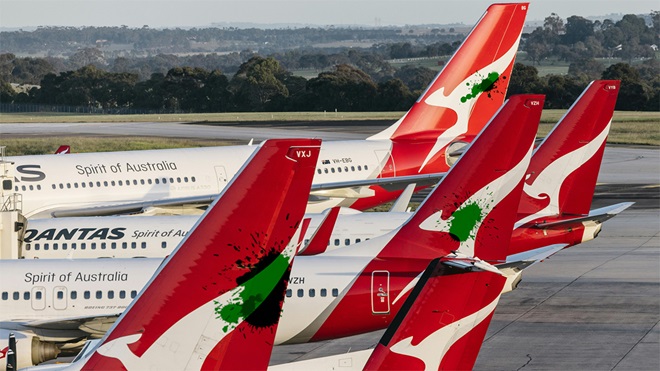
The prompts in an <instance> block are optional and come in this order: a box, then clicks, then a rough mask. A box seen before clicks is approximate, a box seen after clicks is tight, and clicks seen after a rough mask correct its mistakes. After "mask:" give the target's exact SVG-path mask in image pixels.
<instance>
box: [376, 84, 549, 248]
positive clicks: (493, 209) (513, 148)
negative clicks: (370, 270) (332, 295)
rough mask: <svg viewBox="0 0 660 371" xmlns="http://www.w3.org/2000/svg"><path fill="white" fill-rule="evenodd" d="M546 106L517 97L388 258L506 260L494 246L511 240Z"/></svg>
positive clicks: (399, 236)
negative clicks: (454, 254) (451, 255)
mask: <svg viewBox="0 0 660 371" xmlns="http://www.w3.org/2000/svg"><path fill="white" fill-rule="evenodd" d="M543 101H544V97H543V96H541V95H516V96H512V97H511V98H510V99H509V100H508V101H507V102H506V103H505V104H504V105H503V106H502V108H501V109H500V111H499V112H498V113H497V114H496V115H495V116H494V117H493V118H492V120H491V122H490V123H489V124H488V126H486V128H485V129H484V130H483V131H482V132H481V133H480V134H479V135H478V136H477V138H476V139H475V140H474V142H473V143H472V144H471V145H470V148H469V149H468V150H467V151H466V152H465V154H464V155H463V156H462V157H461V158H460V159H459V160H458V162H456V164H455V165H454V166H453V167H452V168H451V169H450V170H449V172H448V173H447V175H446V176H445V177H444V178H443V179H442V181H441V182H440V183H439V184H438V186H437V187H436V188H435V189H434V190H433V192H432V193H431V194H430V195H429V196H428V197H427V199H426V201H424V203H422V204H421V205H420V207H419V208H418V209H417V212H416V213H415V214H414V215H413V216H412V218H411V219H410V220H409V221H408V222H407V223H406V224H404V225H403V226H402V227H401V228H400V229H399V230H398V231H397V232H396V234H395V235H394V237H393V239H392V241H391V243H390V244H388V245H391V246H393V248H392V249H391V250H388V251H389V252H388V253H391V254H396V255H400V254H403V255H405V256H419V254H421V253H422V252H423V251H427V252H428V251H429V250H428V249H431V250H430V252H431V253H430V255H435V256H443V255H447V254H449V253H450V252H457V253H460V254H461V255H464V256H468V257H478V258H479V259H482V260H488V261H501V260H503V259H504V258H505V257H506V252H505V251H503V250H501V249H493V248H492V246H495V245H497V244H498V243H501V241H508V240H509V238H510V237H511V231H512V229H513V222H514V219H515V210H517V207H518V203H519V201H520V192H521V191H522V178H523V175H524V174H525V171H526V170H527V166H528V165H529V159H530V157H531V153H532V144H533V142H534V137H535V135H536V131H537V128H538V123H539V120H540V117H541V111H542V108H543ZM507 245H508V242H507Z"/></svg>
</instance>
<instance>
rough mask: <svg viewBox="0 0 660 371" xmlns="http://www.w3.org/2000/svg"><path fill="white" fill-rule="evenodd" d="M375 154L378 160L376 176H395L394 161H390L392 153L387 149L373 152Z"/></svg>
mask: <svg viewBox="0 0 660 371" xmlns="http://www.w3.org/2000/svg"><path fill="white" fill-rule="evenodd" d="M374 153H375V154H376V159H377V160H378V174H383V172H385V173H387V174H391V176H396V166H395V165H394V160H392V161H390V159H391V157H392V152H391V151H390V150H389V149H379V150H376V151H374Z"/></svg>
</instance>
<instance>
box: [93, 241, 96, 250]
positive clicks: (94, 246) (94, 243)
mask: <svg viewBox="0 0 660 371" xmlns="http://www.w3.org/2000/svg"><path fill="white" fill-rule="evenodd" d="M92 250H96V242H92Z"/></svg>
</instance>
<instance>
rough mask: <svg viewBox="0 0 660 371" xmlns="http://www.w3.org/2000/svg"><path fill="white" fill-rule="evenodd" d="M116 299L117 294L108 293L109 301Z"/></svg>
mask: <svg viewBox="0 0 660 371" xmlns="http://www.w3.org/2000/svg"><path fill="white" fill-rule="evenodd" d="M114 298H115V292H114V291H112V290H110V291H108V299H114Z"/></svg>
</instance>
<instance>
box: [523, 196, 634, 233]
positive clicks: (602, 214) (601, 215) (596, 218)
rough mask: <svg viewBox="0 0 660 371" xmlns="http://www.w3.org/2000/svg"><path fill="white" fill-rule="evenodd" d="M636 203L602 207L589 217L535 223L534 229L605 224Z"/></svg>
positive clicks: (591, 212)
mask: <svg viewBox="0 0 660 371" xmlns="http://www.w3.org/2000/svg"><path fill="white" fill-rule="evenodd" d="M633 204H634V202H622V203H618V204H615V205H611V206H605V207H601V208H600V209H594V210H591V211H590V212H589V215H585V216H578V217H569V218H566V219H561V220H552V221H542V222H539V223H535V224H534V225H533V227H534V228H544V229H545V228H567V227H570V226H571V225H576V224H582V223H585V222H594V223H603V222H604V221H606V220H610V219H612V218H613V217H615V216H617V215H618V214H619V213H621V212H622V211H623V210H625V209H627V208H629V207H630V206H632V205H633Z"/></svg>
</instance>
